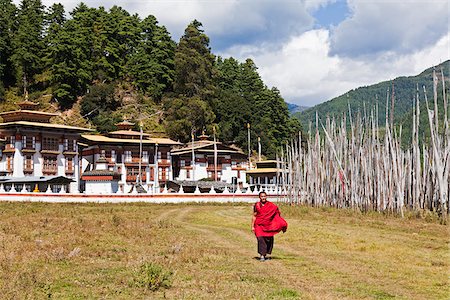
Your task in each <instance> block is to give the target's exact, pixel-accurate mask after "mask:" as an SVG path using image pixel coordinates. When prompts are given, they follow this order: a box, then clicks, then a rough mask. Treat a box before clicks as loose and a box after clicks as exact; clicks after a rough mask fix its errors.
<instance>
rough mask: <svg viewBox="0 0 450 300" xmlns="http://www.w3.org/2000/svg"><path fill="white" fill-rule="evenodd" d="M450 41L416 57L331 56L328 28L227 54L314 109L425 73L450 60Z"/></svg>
mask: <svg viewBox="0 0 450 300" xmlns="http://www.w3.org/2000/svg"><path fill="white" fill-rule="evenodd" d="M449 45H450V38H449V36H448V35H446V36H444V37H442V38H441V39H440V40H439V41H438V42H436V43H435V44H433V45H430V46H429V47H426V48H424V49H422V50H420V51H416V52H414V53H409V54H404V55H399V54H398V53H395V52H392V51H391V52H385V53H384V54H383V55H379V56H376V57H375V56H374V57H370V58H367V57H362V58H361V57H357V58H349V57H339V56H337V55H334V56H332V55H330V35H329V32H328V31H327V30H324V29H321V30H311V31H308V32H305V33H303V34H301V35H299V36H296V37H293V38H292V39H291V40H290V41H289V42H287V43H286V44H284V45H283V46H282V47H281V48H280V49H272V48H265V47H263V46H262V47H249V46H246V47H235V48H232V49H230V50H231V52H227V53H224V56H225V57H226V56H233V57H235V58H239V59H240V60H244V59H245V58H246V57H251V58H252V59H253V60H254V61H255V63H256V65H257V66H258V67H259V72H260V74H261V77H262V78H263V80H264V82H265V83H266V84H267V85H268V86H276V87H278V89H279V90H280V91H281V94H282V96H283V97H284V98H285V100H286V101H288V102H291V103H296V104H299V105H306V106H313V105H315V104H318V103H320V102H323V101H326V100H329V99H331V98H333V97H336V96H339V95H341V94H344V93H345V92H347V91H348V90H351V89H354V88H357V87H360V86H364V85H371V84H375V83H378V82H380V81H385V80H390V79H394V78H395V77H398V76H403V75H405V76H412V75H417V74H419V73H420V72H422V71H423V70H424V69H426V68H429V67H431V66H433V65H436V64H439V63H440V62H443V61H445V60H447V59H448V58H449Z"/></svg>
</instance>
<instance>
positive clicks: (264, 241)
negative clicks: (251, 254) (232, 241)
mask: <svg viewBox="0 0 450 300" xmlns="http://www.w3.org/2000/svg"><path fill="white" fill-rule="evenodd" d="M256 239H257V240H258V253H259V255H262V256H266V254H271V253H272V249H273V236H258V237H256Z"/></svg>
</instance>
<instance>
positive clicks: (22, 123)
mask: <svg viewBox="0 0 450 300" xmlns="http://www.w3.org/2000/svg"><path fill="white" fill-rule="evenodd" d="M15 125H19V126H32V127H42V128H56V129H67V130H75V131H81V132H83V131H94V130H92V129H89V128H83V127H75V126H67V125H61V124H52V123H39V122H29V121H17V122H9V123H0V127H8V126H15Z"/></svg>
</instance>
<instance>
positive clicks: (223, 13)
mask: <svg viewBox="0 0 450 300" xmlns="http://www.w3.org/2000/svg"><path fill="white" fill-rule="evenodd" d="M14 2H15V3H16V4H17V3H18V2H19V1H17V0H15V1H14ZM59 2H61V3H62V4H63V5H64V7H65V9H66V11H71V10H72V9H73V8H74V7H75V6H76V5H77V4H78V3H79V1H73V0H62V1H59ZM84 2H85V3H86V4H87V5H88V6H91V7H98V6H104V7H105V8H106V9H108V8H110V7H111V6H112V5H119V6H121V7H123V8H124V9H126V10H127V11H128V12H130V13H137V14H139V16H140V17H141V18H144V17H146V16H147V15H150V14H152V15H154V16H156V18H157V19H158V20H159V22H160V24H162V25H164V26H166V27H167V29H168V30H169V32H170V33H171V34H172V37H173V38H174V40H175V41H178V40H179V38H180V36H181V35H182V34H183V31H184V29H185V28H186V26H187V24H189V23H190V22H191V21H192V20H194V19H197V20H199V21H200V22H201V23H202V24H203V29H204V31H205V33H206V34H207V35H208V36H209V37H210V41H211V48H212V50H213V53H214V54H216V55H220V56H222V57H229V56H233V57H234V58H236V59H238V60H241V61H244V60H245V59H246V58H252V59H253V60H254V61H255V63H256V65H257V66H258V70H259V73H260V75H261V77H262V78H263V80H264V82H265V83H266V84H267V85H268V86H269V87H272V86H276V87H277V88H278V89H279V90H280V92H281V94H282V96H283V97H284V98H285V100H286V101H287V102H290V103H295V104H298V105H305V106H313V105H315V104H318V103H321V102H324V101H327V100H329V99H331V98H333V97H336V96H338V95H340V94H343V93H345V92H346V91H348V90H350V89H354V88H357V87H359V86H363V85H370V84H374V83H378V82H380V81H384V80H390V79H393V78H395V77H398V76H409V75H416V74H418V73H420V72H421V71H423V70H424V69H426V68H428V67H431V66H433V65H436V64H439V63H440V62H443V61H445V60H447V59H449V58H450V37H449V31H450V30H449V28H450V20H449V18H450V4H449V1H448V0H132V1H122V0H113V1H99V0H85V1H84ZM52 3H54V1H51V0H43V4H44V5H46V6H50V5H51V4H52Z"/></svg>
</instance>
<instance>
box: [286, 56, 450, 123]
mask: <svg viewBox="0 0 450 300" xmlns="http://www.w3.org/2000/svg"><path fill="white" fill-rule="evenodd" d="M434 69H435V70H436V74H437V76H438V78H439V80H440V81H439V85H438V89H437V91H438V100H439V103H440V106H441V112H442V111H443V98H442V84H441V83H442V80H441V70H442V72H443V73H444V76H445V81H446V87H447V88H446V89H447V93H448V88H449V87H450V81H449V76H450V60H447V61H446V62H444V63H442V64H440V65H438V66H435V67H434ZM432 74H433V67H432V68H429V69H427V70H425V71H423V72H422V73H420V74H419V75H417V76H410V77H398V78H395V79H394V80H392V81H384V82H381V83H378V84H374V85H370V86H365V87H360V88H357V89H355V90H351V91H349V92H347V93H345V94H343V95H341V96H338V97H336V98H333V99H331V100H329V101H327V102H324V103H321V104H318V105H316V106H314V107H311V108H309V109H307V110H305V111H303V112H300V113H297V114H295V116H296V117H297V118H298V119H299V120H300V121H301V123H302V124H303V126H304V127H306V126H308V125H307V124H309V122H312V125H313V126H315V118H316V112H317V113H318V116H319V117H320V118H322V119H324V118H325V117H326V116H327V115H330V116H336V117H338V116H342V114H344V113H345V114H347V116H348V111H349V105H350V108H351V111H352V114H353V116H355V115H356V114H357V113H358V112H359V113H361V114H364V110H365V111H366V113H368V114H369V113H370V111H371V110H372V109H374V108H375V106H376V104H377V103H378V121H379V122H380V125H384V123H385V116H386V100H388V107H389V110H390V109H391V100H392V98H394V123H395V124H397V125H399V124H403V127H404V128H406V127H407V128H409V127H411V126H412V123H411V122H409V123H408V118H409V116H411V115H412V108H413V103H414V101H415V100H414V99H415V97H416V89H417V87H418V88H419V100H420V103H422V111H423V113H422V117H423V118H424V122H422V125H421V127H423V129H424V130H426V129H427V126H428V123H425V121H426V120H425V119H426V118H427V115H426V110H425V109H424V107H425V106H424V105H425V104H424V99H425V94H424V91H423V86H425V88H426V91H427V97H428V100H431V101H432V100H433V75H432ZM430 105H433V104H430ZM425 117H426V118H425ZM428 130H429V129H428Z"/></svg>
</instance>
